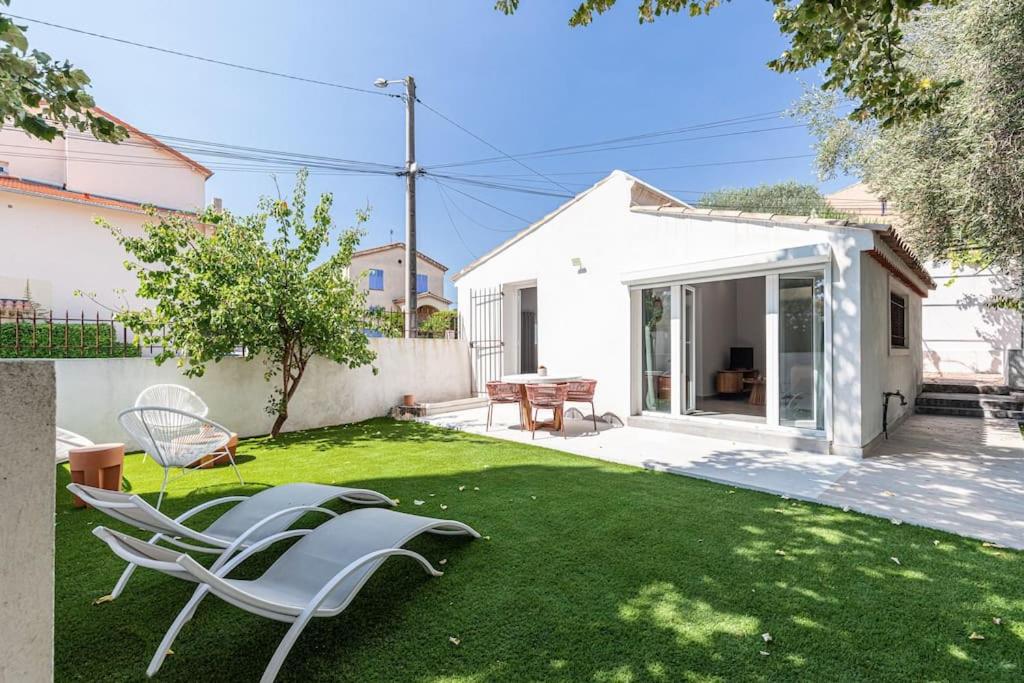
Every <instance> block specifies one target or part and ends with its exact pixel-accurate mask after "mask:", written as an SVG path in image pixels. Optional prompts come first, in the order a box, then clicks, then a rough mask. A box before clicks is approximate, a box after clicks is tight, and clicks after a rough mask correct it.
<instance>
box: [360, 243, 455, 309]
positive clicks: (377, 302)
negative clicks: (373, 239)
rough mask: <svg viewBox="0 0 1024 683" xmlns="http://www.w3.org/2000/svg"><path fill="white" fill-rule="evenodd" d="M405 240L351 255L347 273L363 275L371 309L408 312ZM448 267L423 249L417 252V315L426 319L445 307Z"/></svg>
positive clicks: (448, 303) (367, 303)
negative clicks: (445, 277) (445, 275)
mask: <svg viewBox="0 0 1024 683" xmlns="http://www.w3.org/2000/svg"><path fill="white" fill-rule="evenodd" d="M404 263H405V243H404V242H392V243H391V244H383V245H381V246H379V247H370V248H369V249H363V250H361V251H357V252H355V253H354V254H352V263H351V265H350V266H349V268H348V273H349V274H351V275H354V276H356V277H360V278H361V281H362V284H363V289H364V290H365V291H366V306H367V308H370V309H371V310H381V311H405V310H406V306H405V298H406V297H405V293H406V292H405V265H404ZM446 272H448V266H446V265H444V264H443V263H440V262H439V261H435V260H434V259H432V258H430V257H429V256H427V255H426V254H424V253H423V252H420V251H417V252H416V318H417V320H419V321H420V322H423V321H424V320H426V319H427V318H429V317H430V315H431V314H432V313H435V312H437V311H440V310H445V309H447V308H448V307H449V306H451V303H452V302H451V301H450V300H449V299H446V298H444V274H445V273H446Z"/></svg>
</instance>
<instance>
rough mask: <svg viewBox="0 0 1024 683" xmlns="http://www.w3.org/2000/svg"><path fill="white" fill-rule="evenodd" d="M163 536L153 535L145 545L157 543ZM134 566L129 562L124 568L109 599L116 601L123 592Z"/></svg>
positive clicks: (133, 571)
mask: <svg viewBox="0 0 1024 683" xmlns="http://www.w3.org/2000/svg"><path fill="white" fill-rule="evenodd" d="M163 536H164V535H163V534H155V535H154V536H153V538H151V539H149V541H147V543H149V544H150V545H152V544H154V543H156V542H157V541H159V540H160V539H161V538H163ZM136 566H137V565H135V564H132V563H131V562H129V563H128V566H127V567H125V568H124V571H123V572H121V578H119V579H118V580H117V584H116V585H115V586H114V590H112V591H110V597H111V598H113V599H114V600H117V599H118V598H119V597H121V593H123V592H124V589H125V586H127V585H128V580H129V579H130V578H132V574H134V573H135V568H136Z"/></svg>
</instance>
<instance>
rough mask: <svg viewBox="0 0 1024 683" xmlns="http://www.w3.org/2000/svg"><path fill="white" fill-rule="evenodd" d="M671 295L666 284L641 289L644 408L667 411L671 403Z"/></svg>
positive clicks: (642, 397)
mask: <svg viewBox="0 0 1024 683" xmlns="http://www.w3.org/2000/svg"><path fill="white" fill-rule="evenodd" d="M671 296H672V290H671V288H669V287H655V288H652V289H645V290H643V291H642V292H641V295H640V302H641V306H642V308H643V310H642V312H641V356H642V358H641V366H642V381H643V387H642V389H641V399H642V405H641V408H642V409H643V410H650V411H656V412H662V413H667V412H668V411H669V410H670V409H671V405H670V404H671V402H672V348H671V343H672V341H671V336H672V334H671V310H672V309H671V305H670V302H671Z"/></svg>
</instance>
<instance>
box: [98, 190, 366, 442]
mask: <svg viewBox="0 0 1024 683" xmlns="http://www.w3.org/2000/svg"><path fill="white" fill-rule="evenodd" d="M306 176H307V174H306V172H305V171H301V172H300V173H299V175H298V179H297V182H296V185H295V192H294V196H293V199H292V202H291V204H289V203H288V202H286V201H284V200H281V199H278V200H272V199H269V198H266V197H265V198H263V199H262V200H260V204H259V210H258V212H257V213H256V214H254V215H251V216H234V215H232V214H231V213H230V212H227V211H223V212H214V211H212V210H210V211H207V212H206V213H205V214H203V215H202V216H201V217H199V218H198V220H197V219H196V218H195V217H190V216H185V215H180V214H155V213H154V214H153V215H154V219H155V220H154V222H152V223H150V224H147V225H146V226H145V232H144V235H143V236H142V237H130V236H128V235H125V234H124V233H123V232H121V231H119V230H117V229H116V228H114V227H112V226H109V225H108V226H107V227H109V228H110V229H111V230H112V231H113V234H114V236H115V238H116V239H117V241H118V242H119V243H120V244H121V246H123V247H124V248H125V250H126V251H127V252H128V253H129V254H130V255H131V256H132V257H133V258H134V260H133V261H128V262H126V264H125V265H126V267H127V268H128V269H129V270H132V271H134V272H135V274H136V276H137V277H138V280H139V288H138V295H139V296H140V297H142V298H144V299H149V300H152V301H153V302H154V305H153V306H151V307H147V308H143V309H141V310H134V311H123V312H121V313H119V314H118V319H119V320H120V321H122V322H124V323H125V324H127V325H128V326H129V327H130V328H131V329H133V330H136V331H137V332H139V333H141V334H142V336H143V338H144V343H147V344H148V343H159V344H161V345H162V347H163V352H162V353H161V354H160V355H158V356H157V357H156V362H157V363H158V364H160V363H163V362H165V361H167V360H168V359H170V358H175V359H176V360H177V363H178V366H179V367H180V368H182V370H183V372H184V374H186V375H188V376H200V375H202V374H203V372H204V370H205V368H206V364H207V363H208V362H210V361H214V362H217V361H220V359H222V358H224V357H225V356H229V355H233V354H236V353H238V350H239V349H242V350H243V352H244V355H245V357H246V358H247V359H250V360H251V359H252V358H255V357H257V356H260V357H262V358H263V360H264V362H265V364H266V373H265V377H266V379H267V381H268V382H269V381H271V380H275V379H276V382H277V388H276V389H275V390H274V392H273V394H272V395H271V398H270V401H269V404H268V406H267V411H268V412H269V413H270V414H272V415H275V416H276V419H275V420H274V425H273V427H272V429H271V431H270V434H271V436H277V434H278V433H280V431H281V427H282V426H283V425H284V423H285V421H286V420H287V419H288V408H289V404H290V402H291V399H292V398H293V397H294V396H295V391H296V390H297V389H298V387H299V383H300V382H301V381H302V377H303V374H304V373H305V371H306V368H307V367H308V364H309V361H310V359H312V358H313V356H314V355H319V356H323V357H325V358H329V359H331V360H333V361H335V362H336V363H340V364H342V365H347V366H348V367H350V368H355V367H359V366H362V365H366V364H367V363H370V362H372V361H373V359H374V353H373V351H372V350H371V349H370V347H369V344H368V342H367V339H366V334H365V332H364V327H365V324H364V321H365V318H366V314H367V311H366V304H365V302H366V295H365V294H364V293H363V292H361V291H360V290H359V288H358V287H357V286H356V282H354V281H353V280H351V279H349V278H348V277H346V276H345V269H346V268H347V267H348V265H349V263H350V262H351V260H352V252H353V251H354V250H355V248H356V246H357V245H358V244H359V238H360V236H361V231H360V229H359V227H358V226H360V225H362V224H363V223H364V222H365V221H366V220H367V218H368V213H367V212H366V211H357V212H356V223H357V227H355V228H349V229H346V230H343V231H342V232H341V235H340V237H339V239H338V241H337V244H336V246H335V247H334V248H333V250H332V252H331V253H330V255H329V256H328V257H327V259H326V260H325V261H324V262H323V263H320V264H319V265H315V264H316V262H317V261H318V259H319V258H320V256H321V252H323V251H324V250H325V249H326V248H327V247H328V246H329V245H330V241H331V237H330V233H331V228H332V227H333V225H334V223H333V221H332V219H331V216H330V210H331V204H332V201H333V199H332V196H331V195H330V194H324V195H322V196H321V197H320V201H319V202H318V203H317V205H316V207H315V208H314V209H313V213H312V220H311V221H310V222H309V223H307V221H306ZM200 221H201V223H202V224H206V225H209V226H212V227H213V232H212V235H209V236H207V235H206V234H205V233H204V228H203V225H202V224H201V223H200ZM268 225H269V226H271V230H272V233H273V236H272V238H270V239H268V237H270V235H269V234H268ZM374 372H375V373H376V368H374Z"/></svg>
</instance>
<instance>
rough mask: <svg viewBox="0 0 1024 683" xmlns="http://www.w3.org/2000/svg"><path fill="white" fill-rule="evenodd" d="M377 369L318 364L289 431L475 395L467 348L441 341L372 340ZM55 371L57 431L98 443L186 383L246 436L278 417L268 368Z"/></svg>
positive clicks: (94, 364) (88, 363) (143, 366)
mask: <svg viewBox="0 0 1024 683" xmlns="http://www.w3.org/2000/svg"><path fill="white" fill-rule="evenodd" d="M370 344H371V346H372V347H373V349H374V351H376V353H377V359H376V360H375V361H374V363H373V366H376V367H377V368H378V374H377V375H374V374H373V371H372V369H371V366H366V367H362V368H356V369H354V370H350V369H348V368H346V367H344V366H341V365H339V364H337V363H334V362H333V361H330V360H325V359H322V358H315V359H313V361H311V364H310V366H309V367H308V368H307V370H306V373H305V375H304V376H303V378H302V382H301V383H300V384H299V388H298V391H296V393H295V396H294V398H293V399H292V402H291V406H290V409H289V413H290V417H289V418H288V421H287V422H286V423H285V426H284V429H285V431H295V430H300V429H312V428H316V427H326V426H330V425H337V424H345V423H349V422H357V421H359V420H366V419H369V418H371V417H379V416H382V415H385V414H387V412H388V411H389V410H390V409H391V408H392V407H393V406H396V405H398V404H400V403H401V402H402V396H403V394H415V395H416V398H417V400H419V401H420V402H435V401H448V400H454V399H459V398H466V397H467V396H469V395H470V393H469V392H470V384H469V382H470V373H469V351H468V348H467V346H466V343H465V342H463V341H457V340H441V339H371V340H370ZM54 363H55V365H56V370H57V424H59V425H60V426H61V427H64V428H65V429H70V430H71V431H73V432H77V433H79V434H83V435H85V436H87V437H89V438H90V439H92V440H93V441H96V442H97V443H98V442H103V441H124V440H125V439H126V438H127V435H126V434H125V433H124V431H123V430H122V429H121V427H120V425H119V424H118V423H117V415H118V413H119V412H120V411H122V410H124V409H125V408H131V407H132V406H133V405H135V397H136V396H138V395H139V392H141V391H142V390H143V389H144V388H146V387H148V386H150V385H152V384H183V385H185V386H187V387H189V388H191V389H192V390H193V391H195V392H196V393H197V394H199V395H200V396H201V397H202V398H203V400H204V401H206V403H207V405H209V406H210V414H209V417H210V419H212V420H215V421H217V422H220V423H221V424H223V425H224V426H225V427H227V428H229V429H231V430H232V431H235V432H237V433H238V434H239V435H240V436H243V437H245V436H256V435H260V434H267V433H268V432H269V431H270V427H271V425H272V424H273V416H271V415H268V414H267V413H266V411H265V408H266V406H267V400H268V398H269V397H270V395H271V392H272V391H273V388H274V386H275V385H271V384H269V383H267V382H266V381H264V379H263V371H264V366H263V363H262V362H260V361H259V360H253V361H246V360H244V359H241V358H226V359H224V360H222V361H221V362H220V363H210V364H209V365H208V366H207V371H206V374H205V375H204V376H203V377H201V378H197V379H189V378H187V377H185V376H183V375H182V374H181V373H180V372H179V371H178V369H177V368H176V367H175V366H174V363H173V361H168V362H167V363H165V364H164V365H163V366H157V365H156V364H155V363H154V362H153V361H152V360H150V359H145V358H124V359H122V358H115V359H66V360H57V361H54Z"/></svg>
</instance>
